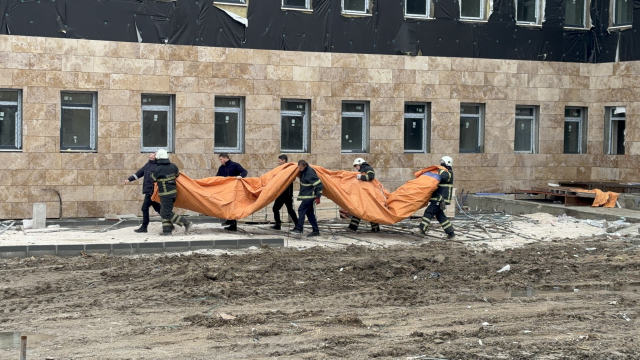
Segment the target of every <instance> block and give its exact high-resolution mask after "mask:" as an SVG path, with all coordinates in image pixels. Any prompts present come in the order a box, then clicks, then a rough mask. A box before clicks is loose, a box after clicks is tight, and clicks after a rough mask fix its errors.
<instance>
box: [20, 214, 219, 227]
mask: <svg viewBox="0 0 640 360" xmlns="http://www.w3.org/2000/svg"><path fill="white" fill-rule="evenodd" d="M186 218H187V219H188V220H189V221H191V222H192V223H194V224H219V223H221V222H222V220H220V219H218V218H214V217H211V216H187V217H186ZM123 220H124V221H122V223H120V224H118V220H98V219H96V218H79V219H47V226H49V225H60V227H65V228H76V227H82V226H113V229H120V228H124V227H130V226H140V225H142V218H131V219H123ZM16 221H19V220H16ZM161 221H162V219H160V218H159V217H156V216H154V217H152V218H151V219H150V222H158V223H159V222H161ZM116 224H118V225H117V226H114V225H116Z"/></svg>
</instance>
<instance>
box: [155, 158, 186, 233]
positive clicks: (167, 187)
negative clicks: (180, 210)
mask: <svg viewBox="0 0 640 360" xmlns="http://www.w3.org/2000/svg"><path fill="white" fill-rule="evenodd" d="M156 159H157V161H158V166H157V167H156V170H155V171H154V172H153V174H152V175H151V178H152V179H153V181H154V182H156V183H158V196H160V217H162V234H161V235H171V232H172V231H173V229H174V226H173V225H174V224H175V225H179V226H184V232H185V233H187V232H189V228H191V222H190V221H189V220H187V219H185V218H184V217H183V216H180V215H178V214H175V213H174V212H173V203H175V202H176V195H177V194H178V189H177V186H176V179H177V178H178V176H180V171H179V170H178V167H177V166H176V165H175V164H172V163H171V162H170V161H169V154H167V151H166V150H158V152H157V153H156Z"/></svg>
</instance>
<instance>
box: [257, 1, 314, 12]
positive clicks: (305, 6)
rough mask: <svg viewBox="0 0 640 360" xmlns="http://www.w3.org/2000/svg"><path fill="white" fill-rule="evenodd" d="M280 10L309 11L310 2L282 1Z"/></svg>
mask: <svg viewBox="0 0 640 360" xmlns="http://www.w3.org/2000/svg"><path fill="white" fill-rule="evenodd" d="M258 1H260V0H258ZM282 8H283V9H300V10H311V0H282Z"/></svg>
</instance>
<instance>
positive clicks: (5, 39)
mask: <svg viewBox="0 0 640 360" xmlns="http://www.w3.org/2000/svg"><path fill="white" fill-rule="evenodd" d="M12 38H13V36H12V35H0V52H5V51H6V52H12V51H13V40H12Z"/></svg>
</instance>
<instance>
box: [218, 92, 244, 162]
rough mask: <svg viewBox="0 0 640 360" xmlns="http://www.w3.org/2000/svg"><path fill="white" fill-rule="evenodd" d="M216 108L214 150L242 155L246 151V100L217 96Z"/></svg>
mask: <svg viewBox="0 0 640 360" xmlns="http://www.w3.org/2000/svg"><path fill="white" fill-rule="evenodd" d="M215 107H216V115H215V129H214V131H215V134H214V150H215V151H216V152H228V153H242V152H243V150H244V98H241V97H219V96H216V100H215Z"/></svg>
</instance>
